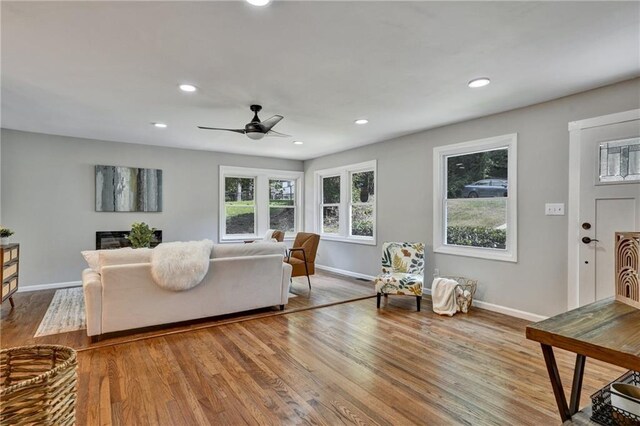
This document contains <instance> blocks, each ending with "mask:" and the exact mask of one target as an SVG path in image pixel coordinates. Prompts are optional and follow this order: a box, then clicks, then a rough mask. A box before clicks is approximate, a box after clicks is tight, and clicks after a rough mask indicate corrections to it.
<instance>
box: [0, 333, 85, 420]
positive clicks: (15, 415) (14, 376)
mask: <svg viewBox="0 0 640 426" xmlns="http://www.w3.org/2000/svg"><path fill="white" fill-rule="evenodd" d="M76 366H77V361H76V351H74V350H73V349H71V348H68V347H66V346H57V345H34V346H22V347H17V348H11V349H3V350H2V351H0V386H1V387H0V424H2V425H16V424H21V425H22V424H37V425H56V426H57V425H73V424H74V423H75V406H76V381H77V373H76Z"/></svg>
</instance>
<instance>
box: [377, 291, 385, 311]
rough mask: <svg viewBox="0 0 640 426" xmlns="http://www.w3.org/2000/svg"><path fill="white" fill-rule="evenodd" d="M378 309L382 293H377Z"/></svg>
mask: <svg viewBox="0 0 640 426" xmlns="http://www.w3.org/2000/svg"><path fill="white" fill-rule="evenodd" d="M377 296H378V309H380V300H381V299H382V293H378V295H377ZM385 296H386V294H385Z"/></svg>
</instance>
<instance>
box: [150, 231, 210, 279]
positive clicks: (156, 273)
mask: <svg viewBox="0 0 640 426" xmlns="http://www.w3.org/2000/svg"><path fill="white" fill-rule="evenodd" d="M212 247H213V241H211V240H202V241H189V242H175V243H162V244H158V246H157V247H156V248H154V249H153V253H152V254H151V276H152V277H153V281H155V283H156V284H157V285H158V286H160V287H162V288H164V289H166V290H171V291H184V290H189V289H191V288H193V287H195V286H197V285H198V284H200V282H202V280H203V279H204V276H205V275H207V271H208V270H209V258H210V256H211V248H212Z"/></svg>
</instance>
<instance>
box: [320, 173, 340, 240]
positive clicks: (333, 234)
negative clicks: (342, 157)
mask: <svg viewBox="0 0 640 426" xmlns="http://www.w3.org/2000/svg"><path fill="white" fill-rule="evenodd" d="M333 177H339V178H340V201H338V202H337V203H325V202H324V180H325V179H328V178H333ZM342 182H343V176H342V174H340V173H337V174H329V175H323V176H321V177H320V210H319V214H320V223H319V226H320V228H319V230H320V232H319V234H320V235H325V236H335V237H339V236H340V228H341V221H342V210H343V208H342V193H343V187H342ZM325 207H337V208H338V232H326V233H325V232H324V208H325Z"/></svg>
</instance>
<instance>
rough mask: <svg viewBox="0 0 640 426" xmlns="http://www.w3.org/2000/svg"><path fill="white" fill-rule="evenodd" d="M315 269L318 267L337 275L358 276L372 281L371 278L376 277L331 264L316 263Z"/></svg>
mask: <svg viewBox="0 0 640 426" xmlns="http://www.w3.org/2000/svg"><path fill="white" fill-rule="evenodd" d="M316 269H319V270H321V271H327V272H333V273H334V274H338V275H344V276H345V277H351V278H360V279H363V280H369V281H373V280H375V279H376V277H374V276H373V275H367V274H361V273H359V272H352V271H347V270H345V269H338V268H334V267H332V266H325V265H318V264H316Z"/></svg>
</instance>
